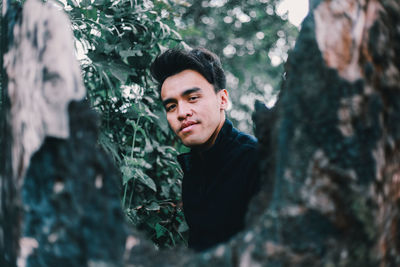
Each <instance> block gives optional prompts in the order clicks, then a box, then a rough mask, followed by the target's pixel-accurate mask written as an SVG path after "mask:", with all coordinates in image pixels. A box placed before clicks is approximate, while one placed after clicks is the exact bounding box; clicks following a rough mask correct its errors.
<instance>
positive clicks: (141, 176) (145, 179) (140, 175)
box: [137, 170, 157, 192]
mask: <svg viewBox="0 0 400 267" xmlns="http://www.w3.org/2000/svg"><path fill="white" fill-rule="evenodd" d="M137 174H138V175H137V178H138V180H139V181H140V182H141V183H143V184H144V185H146V186H147V187H149V188H150V189H151V190H153V191H154V192H157V187H156V184H155V183H154V181H153V179H151V178H150V177H149V176H148V175H147V174H145V173H144V172H143V171H142V170H137Z"/></svg>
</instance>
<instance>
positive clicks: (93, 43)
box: [64, 0, 187, 247]
mask: <svg viewBox="0 0 400 267" xmlns="http://www.w3.org/2000/svg"><path fill="white" fill-rule="evenodd" d="M64 8H65V10H66V11H67V12H68V14H69V16H70V18H71V21H72V28H73V30H74V35H75V37H76V40H77V42H76V44H77V47H78V51H81V52H80V53H81V54H84V55H86V56H83V57H82V60H81V63H82V70H83V77H84V82H85V85H86V88H87V89H88V93H87V98H88V99H89V101H90V103H91V105H92V107H93V108H94V109H96V110H97V111H98V112H99V114H100V117H101V125H100V134H99V144H100V145H101V146H102V147H103V148H104V149H105V150H106V151H108V152H109V153H110V154H111V155H112V156H113V158H114V160H115V162H116V164H117V165H118V166H119V168H120V170H121V175H122V188H121V192H122V196H121V199H122V206H123V208H124V210H125V212H126V215H127V218H128V219H129V220H130V221H131V222H132V223H133V224H134V225H135V226H136V227H138V228H139V229H142V230H144V231H145V232H146V233H147V234H148V235H149V236H150V237H151V239H152V240H153V241H154V242H155V243H156V244H157V245H158V246H159V247H172V246H175V245H178V244H185V243H186V236H185V235H186V232H187V225H186V223H185V221H184V217H183V213H182V210H181V204H180V199H181V197H180V194H181V178H182V173H181V170H180V167H179V164H178V163H177V162H176V155H177V153H178V151H177V149H178V150H181V149H182V145H180V144H179V143H178V142H177V140H176V139H175V137H174V135H173V134H172V132H171V131H170V129H169V127H168V124H167V122H166V119H165V114H164V111H163V108H162V105H161V103H160V101H159V94H158V92H157V89H156V86H155V85H154V84H153V82H152V81H151V79H149V77H150V74H149V66H150V64H151V62H152V61H153V59H154V58H155V56H156V55H157V54H158V53H159V52H160V51H161V49H163V47H164V46H168V47H174V46H178V45H182V44H181V38H180V36H179V34H177V33H176V32H175V31H174V30H173V29H171V27H170V26H168V24H167V23H166V21H168V23H170V20H171V19H173V17H172V16H173V12H172V11H173V6H172V4H171V3H169V2H168V1H155V2H154V3H153V2H152V1H146V0H142V1H136V0H135V1H133V0H131V1H128V0H120V1H106V0H95V1H94V2H92V1H88V0H83V1H81V2H79V3H78V2H75V1H73V0H68V1H67V4H66V5H65V7H64ZM163 10H169V12H168V14H169V16H168V17H166V16H164V15H162V14H163V12H164V11H163Z"/></svg>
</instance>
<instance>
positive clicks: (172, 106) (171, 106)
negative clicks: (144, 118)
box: [165, 105, 175, 112]
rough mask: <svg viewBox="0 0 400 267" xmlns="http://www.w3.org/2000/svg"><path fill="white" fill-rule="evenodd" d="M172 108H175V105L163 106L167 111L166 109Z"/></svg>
mask: <svg viewBox="0 0 400 267" xmlns="http://www.w3.org/2000/svg"><path fill="white" fill-rule="evenodd" d="M174 108H175V105H169V106H166V107H165V110H166V111H167V112H168V111H171V110H173V109H174Z"/></svg>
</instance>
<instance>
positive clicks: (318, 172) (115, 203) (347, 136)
mask: <svg viewBox="0 0 400 267" xmlns="http://www.w3.org/2000/svg"><path fill="white" fill-rule="evenodd" d="M35 1H36V0H28V1H27V3H26V5H25V6H24V8H23V11H22V13H20V15H19V16H17V17H18V19H17V20H16V24H15V26H13V27H14V31H13V35H14V37H13V38H12V40H11V39H10V40H9V41H12V45H11V46H10V49H9V50H8V52H7V54H6V55H5V65H4V66H5V69H6V70H7V78H8V87H7V92H8V100H9V101H7V103H9V105H3V106H4V107H5V109H4V111H3V113H2V114H8V115H7V116H6V117H4V115H2V116H3V117H2V123H3V124H2V125H3V127H2V134H3V138H2V140H5V141H6V142H2V157H1V161H2V162H1V169H0V171H1V177H0V178H1V184H0V185H1V188H0V189H1V213H0V219H1V234H0V238H1V240H0V249H1V251H2V256H1V259H0V260H1V262H0V263H2V264H3V263H4V264H7V265H10V266H13V265H15V264H16V255H17V250H18V249H17V246H10V244H19V245H20V251H21V252H20V253H19V254H18V255H19V256H18V265H20V266H25V265H26V264H27V265H29V266H46V265H47V266H56V265H59V264H67V265H68V266H85V265H88V266H98V265H104V266H122V265H125V266H136V265H137V266H158V265H168V266H170V265H171V266H221V265H222V266H266V265H268V266H296V265H297V266H336V265H338V266H399V265H400V231H399V227H400V213H399V208H400V164H399V163H400V151H399V150H400V69H399V68H400V15H399V14H400V3H399V2H398V1H397V0H381V1H378V0H353V1H351V0H321V1H312V2H311V12H310V14H309V16H308V17H307V18H306V20H305V22H304V23H303V26H302V30H301V32H300V36H299V38H298V40H297V43H296V47H295V49H294V50H293V51H292V52H291V54H290V56H289V59H288V63H287V66H286V67H287V70H286V72H287V73H286V79H285V81H284V83H283V86H282V90H281V94H280V98H279V101H278V103H277V104H276V106H275V107H274V109H273V110H266V109H262V108H259V110H258V112H257V114H256V115H255V120H256V126H257V136H258V138H259V139H260V143H261V146H262V150H263V155H264V156H263V158H264V159H263V160H262V161H261V162H260V165H261V168H262V173H263V187H262V190H261V192H260V194H259V195H257V196H256V197H255V198H254V199H253V201H252V203H251V208H250V211H249V214H248V226H247V228H246V230H245V231H243V232H241V233H239V234H238V235H237V236H236V237H234V238H233V239H232V240H230V241H229V242H228V243H226V244H222V245H220V246H218V247H216V248H214V249H211V250H209V251H207V252H204V253H201V254H193V253H190V252H188V251H187V250H185V249H182V250H173V251H156V250H155V249H154V248H153V247H152V245H151V244H150V243H149V242H148V241H146V240H145V239H144V238H142V237H141V236H140V234H139V233H137V232H136V231H135V230H132V229H129V228H128V227H127V226H126V225H125V224H124V220H123V216H122V211H121V207H120V201H119V194H118V190H117V185H116V181H117V179H118V177H117V175H116V173H117V172H116V171H115V169H114V167H113V166H112V164H111V161H110V160H109V159H108V157H107V156H106V155H104V154H103V153H102V152H101V151H100V150H99V149H98V148H97V147H96V134H97V125H96V118H95V114H94V113H93V112H92V111H90V108H89V107H88V106H87V104H86V103H84V102H83V101H78V102H76V101H73V100H74V99H75V100H76V99H79V98H80V97H81V96H82V93H81V89H80V86H81V85H80V84H81V82H80V80H79V79H78V77H79V74H78V72H77V71H76V69H77V67H76V63H74V62H72V61H68V62H67V63H63V65H62V68H56V67H52V66H54V65H52V63H53V60H50V61H46V60H44V59H43V58H42V57H44V58H46V57H47V54H49V55H48V56H49V57H50V58H51V57H52V56H53V54H52V53H54V52H55V50H53V51H52V49H58V48H56V47H57V46H58V45H56V44H54V45H53V46H51V47H52V49H49V46H48V45H47V44H48V43H50V42H52V41H54V42H55V41H56V39H57V36H59V35H58V33H56V32H55V31H53V30H54V29H53V28H52V27H50V25H51V24H52V23H53V20H54V21H58V19H60V20H61V22H60V25H59V26H57V30H59V28H58V27H63V26H62V25H61V24H67V23H66V22H65V18H64V17H63V18H62V16H60V15H59V13H58V12H56V11H52V10H50V9H49V8H47V7H39V4H37V3H36V2H35ZM29 5H31V6H30V7H29ZM33 6H34V8H33ZM10 10H12V8H9V12H12V11H10ZM33 10H34V12H32V11H33ZM38 10H42V11H40V12H41V13H40V14H41V15H40V16H38V15H37V14H36V15H35V14H33V13H35V12H38ZM14 12H15V11H14ZM21 18H23V19H21ZM46 19H48V20H47V22H46ZM50 20H51V21H52V22H51V23H50ZM54 23H55V22H54ZM57 23H58V22H57ZM57 25H58V24H57ZM35 29H36V30H35ZM25 31H26V32H25ZM63 35H64V37H65V38H66V39H65V40H67V41H61V43H60V44H65V43H68V42H70V41H71V40H72V35H71V34H70V33H65V34H63ZM9 36H10V35H9ZM9 38H10V37H9ZM23 47H24V49H31V50H29V51H25V52H23V51H21V50H19V49H22V48H23ZM63 50H64V51H63V53H58V54H57V56H62V57H65V58H66V59H65V60H67V58H72V47H69V48H65V49H63ZM12 51H14V52H12ZM56 53H57V52H56ZM68 53H71V54H68ZM24 55H26V56H27V57H28V58H24V57H23V56H24ZM21 60H24V64H28V63H27V62H29V64H32V65H30V66H31V67H30V68H28V67H25V65H24V64H21V65H18V64H19V63H18V62H22V61H21ZM25 60H26V61H25ZM55 60H56V58H55ZM69 67H71V68H70V69H69ZM23 70H26V73H29V75H28V74H27V75H25V74H24V73H25V72H24V71H23ZM33 70H35V71H34V73H30V71H33ZM60 81H63V83H64V84H63V85H60ZM67 81H70V82H67ZM33 98H34V101H32V99H33ZM61 98H62V100H63V101H62V104H59V103H60V102H59V101H60V99H61ZM26 99H28V100H30V101H27V100H26ZM39 103H44V105H47V106H48V107H50V110H52V111H51V115H52V117H48V115H49V114H48V112H50V111H49V110H48V109H39V107H38V106H36V105H39ZM68 103H69V108H68V111H67V110H66V109H65V107H66V105H67V104H68ZM54 107H56V108H54ZM53 108H54V109H53ZM35 110H37V112H36V113H35V114H34V115H35V116H31V112H33V111H35ZM67 118H68V119H69V125H67V124H65V122H67V121H68V119H67ZM54 120H55V121H54ZM59 122H61V123H59ZM45 125H46V126H45ZM53 127H55V128H53ZM50 129H54V131H51V130H50ZM28 130H29V134H28ZM7 131H8V132H10V131H11V133H12V134H7ZM25 131H26V132H25ZM30 134H33V136H34V137H35V138H34V140H35V142H32V143H30V141H29V140H28V139H26V138H27V137H29V136H30ZM11 136H12V137H13V139H12V140H11V139H10V137H11ZM32 153H34V154H32ZM25 170H27V171H25ZM7 186H8V187H10V186H12V187H13V188H14V191H13V192H14V193H13V194H10V193H9V191H7ZM10 207H11V208H10ZM19 209H22V210H23V212H22V214H23V215H22V214H19V213H17V215H15V212H14V213H13V214H12V216H10V212H11V213H12V212H13V211H15V210H19ZM11 226H14V227H13V228H10V227H11ZM15 229H20V230H15ZM10 231H13V232H12V233H13V234H11V233H10Z"/></svg>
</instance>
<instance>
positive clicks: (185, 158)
mask: <svg viewBox="0 0 400 267" xmlns="http://www.w3.org/2000/svg"><path fill="white" fill-rule="evenodd" d="M232 131H233V125H232V122H231V121H230V120H228V119H225V122H224V125H223V126H222V128H221V130H220V131H219V133H218V135H217V138H216V139H215V142H214V144H213V145H212V146H211V147H210V148H209V149H207V150H205V151H202V152H195V151H193V150H191V151H190V152H188V153H183V154H180V155H178V162H179V164H180V165H181V166H182V169H183V171H186V170H187V169H190V168H191V162H190V159H191V158H193V157H196V158H201V159H207V161H209V160H215V159H216V157H218V156H219V154H220V152H221V151H222V150H224V148H225V146H226V145H227V144H228V143H229V140H230V136H231V135H232Z"/></svg>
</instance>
